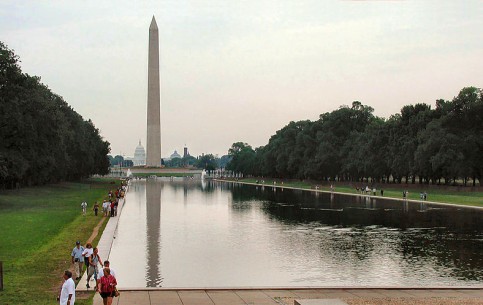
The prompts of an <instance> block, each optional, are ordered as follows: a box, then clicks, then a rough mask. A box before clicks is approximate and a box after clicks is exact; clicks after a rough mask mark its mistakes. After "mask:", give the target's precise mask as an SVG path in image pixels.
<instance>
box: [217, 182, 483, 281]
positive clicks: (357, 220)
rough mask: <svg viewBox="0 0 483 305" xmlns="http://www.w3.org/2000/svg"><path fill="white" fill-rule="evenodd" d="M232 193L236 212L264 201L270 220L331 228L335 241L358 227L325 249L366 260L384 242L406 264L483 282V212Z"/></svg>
mask: <svg viewBox="0 0 483 305" xmlns="http://www.w3.org/2000/svg"><path fill="white" fill-rule="evenodd" d="M226 189H228V190H230V191H231V192H232V196H233V204H232V208H234V209H240V207H243V208H244V209H249V207H247V205H248V206H251V203H253V202H263V205H262V209H263V211H264V212H265V213H266V214H267V215H268V216H269V218H270V219H272V220H276V221H279V222H281V223H284V224H287V225H291V226H295V225H302V226H309V227H310V226H313V225H314V224H316V225H317V226H325V225H329V226H331V227H332V230H334V231H332V233H331V234H332V237H333V236H334V234H338V233H337V231H336V230H338V229H337V228H340V229H343V228H352V230H349V231H347V232H344V234H342V235H341V236H343V237H340V238H335V237H333V238H335V241H334V240H332V241H330V242H329V241H328V240H324V241H323V242H321V244H320V248H321V251H328V250H327V247H329V248H330V251H333V252H334V253H339V254H340V253H345V255H346V256H353V257H354V258H357V259H358V260H360V261H363V260H365V259H366V258H368V257H372V256H373V255H377V253H379V251H381V249H380V247H381V243H383V244H384V243H391V245H390V246H391V247H392V248H393V249H394V250H396V252H398V253H401V254H402V255H403V258H404V261H405V262H409V263H411V261H413V262H418V261H419V263H421V260H422V261H425V262H427V263H431V262H432V263H435V264H436V265H437V266H440V267H441V268H443V269H444V270H449V273H450V274H449V275H448V276H451V277H456V278H462V279H466V280H482V279H483V256H482V255H481V249H482V248H483V242H482V240H483V233H482V232H483V221H481V219H482V216H483V213H482V212H481V211H479V210H474V209H460V208H453V207H444V208H441V207H440V206H431V205H428V204H425V203H408V202H402V201H388V200H384V199H382V198H373V197H367V196H338V195H334V194H328V193H319V194H318V195H317V196H316V195H315V194H314V193H311V192H305V191H294V190H288V189H285V190H283V191H282V190H281V189H276V190H275V191H274V190H273V187H270V186H265V187H261V186H257V187H254V186H244V185H239V184H227V186H226ZM391 228H393V229H391ZM394 230H395V231H394ZM381 239H382V241H381ZM340 259H348V257H345V258H344V257H342V256H341V257H340Z"/></svg>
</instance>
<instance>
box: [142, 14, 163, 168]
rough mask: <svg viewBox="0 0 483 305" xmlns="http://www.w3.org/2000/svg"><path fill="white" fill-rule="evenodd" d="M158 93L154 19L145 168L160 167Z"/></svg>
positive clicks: (150, 51)
mask: <svg viewBox="0 0 483 305" xmlns="http://www.w3.org/2000/svg"><path fill="white" fill-rule="evenodd" d="M160 108H161V107H160V93H159V38H158V26H157V24H156V19H154V16H153V19H152V20H151V25H150V26H149V54H148V112H147V123H148V128H147V141H146V166H147V167H160V166H161V119H160Z"/></svg>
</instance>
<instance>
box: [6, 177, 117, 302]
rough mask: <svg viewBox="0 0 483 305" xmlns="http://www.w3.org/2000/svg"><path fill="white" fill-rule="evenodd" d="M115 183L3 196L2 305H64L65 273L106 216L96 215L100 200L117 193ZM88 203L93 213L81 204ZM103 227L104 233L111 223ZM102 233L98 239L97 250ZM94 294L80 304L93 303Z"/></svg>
mask: <svg viewBox="0 0 483 305" xmlns="http://www.w3.org/2000/svg"><path fill="white" fill-rule="evenodd" d="M111 181H112V180H95V181H87V182H85V183H62V184H56V185H50V186H44V187H34V188H27V189H21V190H10V191H4V192H2V193H0V232H1V233H0V261H3V269H4V290H3V291H1V292H0V300H1V302H0V304H2V305H4V304H9V305H13V304H58V303H57V302H56V300H55V298H56V296H57V294H58V290H59V288H60V285H61V284H62V279H61V276H62V274H63V270H65V269H69V268H70V267H71V264H70V253H71V251H72V248H73V247H74V246H75V241H76V240H80V241H81V242H82V243H85V241H86V240H87V239H88V238H89V237H90V235H91V234H92V230H93V228H94V227H95V226H96V225H97V224H98V223H99V221H100V220H101V217H95V216H93V212H92V210H91V209H92V206H93V203H94V201H96V200H97V201H102V199H104V198H106V197H107V192H108V190H109V189H114V187H115V185H113V184H111V183H110V182H111ZM83 200H87V202H88V204H89V206H88V214H87V216H85V217H84V216H82V215H81V207H80V203H81V202H82V201H83ZM106 223H107V222H104V224H103V227H102V228H101V230H100V232H102V230H103V228H104V226H105V224H106ZM99 238H100V234H99V235H98V236H97V238H96V239H95V240H94V245H97V242H98V240H99ZM91 299H92V296H91V295H87V296H84V299H82V297H81V296H78V298H77V300H76V302H75V303H76V304H81V305H85V304H90V303H92V302H91V301H90V300H91Z"/></svg>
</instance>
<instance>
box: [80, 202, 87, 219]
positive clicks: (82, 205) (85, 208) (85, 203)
mask: <svg viewBox="0 0 483 305" xmlns="http://www.w3.org/2000/svg"><path fill="white" fill-rule="evenodd" d="M81 207H82V215H84V216H86V210H87V202H85V200H84V201H83V202H82V203H81Z"/></svg>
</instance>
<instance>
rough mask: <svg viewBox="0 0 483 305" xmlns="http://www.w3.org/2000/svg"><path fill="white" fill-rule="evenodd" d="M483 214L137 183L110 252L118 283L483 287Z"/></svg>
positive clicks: (361, 199)
mask: <svg viewBox="0 0 483 305" xmlns="http://www.w3.org/2000/svg"><path fill="white" fill-rule="evenodd" d="M482 219H483V210H479V209H471V208H456V207H446V206H441V205H430V204H426V203H411V202H410V203H407V202H402V201H393V200H385V199H382V198H381V197H366V196H362V195H361V196H346V195H335V194H329V193H313V192H308V191H299V190H290V189H275V188H272V187H261V186H250V185H240V184H232V183H224V182H211V181H210V182H206V183H204V182H203V183H202V182H201V181H196V180H190V179H183V178H174V179H173V180H170V179H166V180H161V179H158V180H135V181H132V182H131V185H130V190H129V192H128V193H127V196H126V204H125V205H124V207H123V210H122V213H121V216H120V219H119V225H118V229H117V232H116V238H115V239H114V242H113V246H112V251H111V257H110V261H111V265H112V267H113V268H114V270H115V271H116V275H117V277H118V282H119V286H120V287H262V286H263V287H268V286H278V287H280V286H291V287H296V286H481V285H482V284H483V231H482V229H483V221H482Z"/></svg>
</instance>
